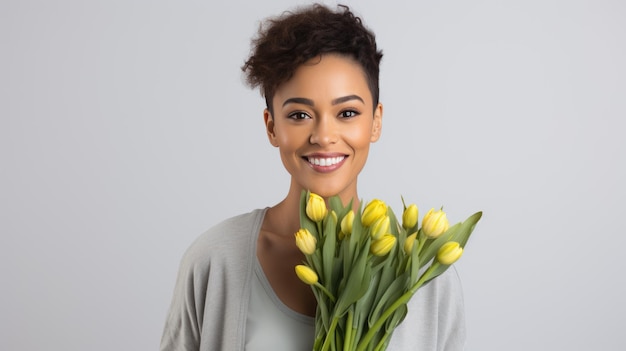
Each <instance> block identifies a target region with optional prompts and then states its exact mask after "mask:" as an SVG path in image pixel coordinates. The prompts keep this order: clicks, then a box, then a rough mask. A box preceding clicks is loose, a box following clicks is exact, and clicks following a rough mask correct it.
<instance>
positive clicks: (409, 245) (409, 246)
mask: <svg viewBox="0 0 626 351" xmlns="http://www.w3.org/2000/svg"><path fill="white" fill-rule="evenodd" d="M415 239H417V233H413V234H411V235H409V236H407V237H406V240H404V252H406V254H407V255H410V254H411V252H413V245H415Z"/></svg>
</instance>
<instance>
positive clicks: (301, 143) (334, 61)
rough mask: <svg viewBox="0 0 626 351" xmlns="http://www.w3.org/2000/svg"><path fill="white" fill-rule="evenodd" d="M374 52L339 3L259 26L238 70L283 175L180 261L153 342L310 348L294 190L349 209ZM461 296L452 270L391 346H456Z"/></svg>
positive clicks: (367, 120)
mask: <svg viewBox="0 0 626 351" xmlns="http://www.w3.org/2000/svg"><path fill="white" fill-rule="evenodd" d="M381 58H382V53H381V52H380V51H379V50H378V49H377V47H376V41H375V38H374V35H373V33H371V32H370V31H369V30H367V29H366V28H365V27H364V26H363V24H362V23H361V20H360V19H359V18H358V17H355V16H354V15H353V14H352V12H350V11H349V9H348V8H346V7H340V8H339V9H338V10H337V11H332V10H330V9H328V8H326V7H324V6H321V5H314V6H311V7H307V8H303V9H300V10H298V11H297V12H293V13H286V14H284V15H283V16H281V17H278V18H275V19H273V20H270V21H268V22H267V26H266V27H265V28H262V29H261V30H260V33H259V36H258V38H257V39H255V40H254V41H253V50H252V55H251V56H250V58H249V59H248V60H247V62H246V63H245V65H244V67H243V70H244V72H245V73H246V74H247V77H248V82H249V83H250V85H251V86H253V87H257V86H259V87H260V88H261V92H262V94H263V95H264V96H265V100H266V104H267V107H266V109H265V110H264V112H263V118H264V120H265V126H266V132H267V136H268V138H269V142H270V143H271V144H272V145H273V146H275V147H276V148H278V151H279V153H280V157H281V160H282V162H283V165H284V166H285V168H286V169H287V171H288V172H289V174H290V175H291V184H290V187H289V191H288V193H287V196H286V197H285V198H284V200H283V201H281V202H280V203H278V204H276V205H275V206H272V207H269V208H266V209H260V210H255V211H253V212H251V213H248V214H244V215H240V216H237V217H234V218H231V219H228V220H226V221H224V222H222V223H221V224H219V225H217V226H215V227H213V228H211V229H210V230H209V231H207V232H206V233H204V234H203V235H202V236H200V237H199V238H198V239H197V240H196V241H195V242H194V243H193V244H192V246H191V247H190V248H189V250H188V251H187V253H186V254H185V257H184V258H183V260H182V262H181V267H180V272H179V276H178V280H177V283H176V288H175V291H174V299H173V301H172V305H171V307H170V312H169V316H168V319H167V322H166V326H165V331H164V334H163V339H162V343H161V349H162V350H244V349H245V350H289V351H292V350H311V349H312V344H313V336H314V328H315V326H314V315H315V308H316V302H315V298H314V296H313V294H312V292H311V288H310V287H309V286H308V285H305V284H303V283H302V282H301V281H300V280H299V279H298V278H297V276H296V275H295V273H294V266H295V265H297V264H299V263H301V262H302V261H303V256H302V253H301V252H300V251H299V250H298V248H297V247H296V246H295V241H294V233H295V232H296V231H297V230H298V229H299V227H300V224H299V215H298V213H299V212H298V211H299V207H298V206H299V199H300V193H301V191H302V190H310V191H312V192H314V193H317V194H319V195H321V196H322V197H324V198H326V199H327V198H329V197H331V196H333V195H338V196H339V197H340V198H341V200H342V201H343V203H344V204H347V203H348V202H349V201H350V200H354V206H355V207H354V208H355V209H357V208H358V200H359V197H358V194H357V178H358V175H359V172H360V171H361V169H362V168H363V166H364V165H365V162H366V160H367V155H368V151H369V147H370V144H371V143H373V142H376V141H377V140H378V139H379V137H380V133H381V128H382V115H383V108H382V105H381V104H380V103H379V101H378V94H379V92H378V73H379V63H380V60H381ZM462 305H463V302H462V296H461V290H460V285H459V282H458V278H457V276H456V273H455V271H454V270H452V269H451V270H448V273H446V274H444V275H442V276H440V277H439V278H437V279H436V280H435V281H434V282H432V283H430V284H429V285H427V286H426V287H424V288H423V289H421V290H420V291H419V292H418V294H417V295H416V296H415V297H414V298H413V299H412V300H411V302H410V304H409V314H408V315H407V318H406V319H405V321H404V322H403V324H401V325H400V326H399V327H398V329H396V332H395V334H394V336H393V338H392V341H391V344H390V345H389V350H460V349H462V347H463V343H464V338H465V328H464V317H463V306H462Z"/></svg>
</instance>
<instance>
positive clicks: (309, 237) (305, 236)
mask: <svg viewBox="0 0 626 351" xmlns="http://www.w3.org/2000/svg"><path fill="white" fill-rule="evenodd" d="M295 236H296V246H297V247H298V248H299V249H300V251H302V253H303V254H305V255H312V254H313V253H314V252H315V248H316V246H317V239H315V237H314V236H313V234H311V232H309V231H308V230H307V229H304V228H302V229H300V230H298V231H297V232H296V234H295Z"/></svg>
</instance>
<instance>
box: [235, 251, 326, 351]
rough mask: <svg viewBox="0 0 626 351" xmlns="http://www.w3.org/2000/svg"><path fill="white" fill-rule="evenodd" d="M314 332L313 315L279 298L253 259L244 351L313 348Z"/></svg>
mask: <svg viewBox="0 0 626 351" xmlns="http://www.w3.org/2000/svg"><path fill="white" fill-rule="evenodd" d="M284 335H289V336H290V337H289V338H285V337H283V336H284ZM314 336H315V318H313V317H310V316H307V315H304V314H301V313H298V312H296V311H294V310H292V309H291V308H289V307H287V306H286V305H285V304H284V303H283V302H282V301H280V299H279V298H278V296H277V295H276V293H275V292H274V289H272V286H271V285H270V282H269V281H268V280H267V277H266V276H265V273H264V272H263V268H262V267H261V265H260V263H259V261H258V260H256V264H255V267H254V276H253V277H252V290H251V292H250V303H249V305H248V318H247V320H246V348H245V349H246V351H267V350H272V351H297V350H307V351H308V350H312V349H313V339H314Z"/></svg>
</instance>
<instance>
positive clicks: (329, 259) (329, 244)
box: [322, 215, 337, 294]
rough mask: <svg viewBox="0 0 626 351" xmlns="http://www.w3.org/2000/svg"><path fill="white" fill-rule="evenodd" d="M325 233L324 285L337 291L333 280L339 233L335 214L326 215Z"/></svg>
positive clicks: (332, 290)
mask: <svg viewBox="0 0 626 351" xmlns="http://www.w3.org/2000/svg"><path fill="white" fill-rule="evenodd" d="M324 227H325V228H324V235H323V237H322V240H323V241H324V242H323V244H322V269H323V272H322V274H323V279H324V286H325V287H326V289H328V290H329V291H331V292H333V294H334V293H335V288H336V284H335V281H334V280H333V275H332V272H333V262H334V260H335V256H336V255H335V249H336V245H337V233H336V231H335V229H336V222H335V219H334V218H333V216H331V215H328V216H326V223H325V226H324Z"/></svg>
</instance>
